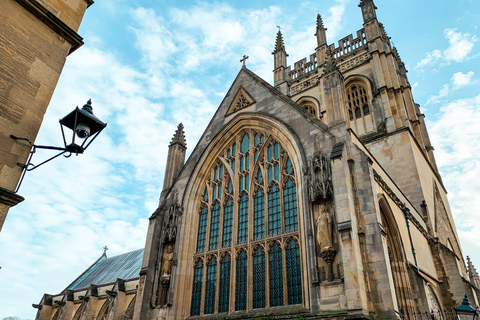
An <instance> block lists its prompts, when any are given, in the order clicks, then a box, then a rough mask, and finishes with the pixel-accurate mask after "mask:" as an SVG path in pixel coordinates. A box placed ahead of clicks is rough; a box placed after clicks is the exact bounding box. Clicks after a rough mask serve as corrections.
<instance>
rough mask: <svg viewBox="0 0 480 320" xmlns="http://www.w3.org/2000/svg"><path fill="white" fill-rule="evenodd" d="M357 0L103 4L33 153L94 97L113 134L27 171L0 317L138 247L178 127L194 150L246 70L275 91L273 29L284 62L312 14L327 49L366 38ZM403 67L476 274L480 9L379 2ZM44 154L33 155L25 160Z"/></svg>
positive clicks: (1, 275)
mask: <svg viewBox="0 0 480 320" xmlns="http://www.w3.org/2000/svg"><path fill="white" fill-rule="evenodd" d="M357 5H358V0H329V1H326V0H325V1H315V2H314V1H304V2H301V1H258V0H257V1H250V0H248V1H230V2H221V1H217V2H202V1H158V0H155V1H152V0H143V1H142V0H137V1H126V0H98V1H97V2H96V3H95V4H94V5H93V6H91V7H90V8H89V9H88V10H87V13H86V15H85V18H84V20H83V22H82V25H81V28H80V30H79V33H80V35H82V36H83V37H84V41H85V45H84V46H83V47H81V48H80V49H78V50H77V51H76V52H74V53H73V54H72V55H70V56H69V57H68V58H67V62H66V65H65V68H64V71H63V73H62V76H61V77H60V80H59V83H58V86H57V88H56V90H55V93H54V96H53V98H52V101H51V104H50V107H49V109H48V111H47V113H46V115H45V118H44V122H43V126H42V129H41V131H40V133H39V135H38V137H37V140H36V143H38V144H51V145H61V143H62V141H61V135H60V131H59V128H58V122H57V121H58V119H59V118H61V117H62V116H64V115H65V114H67V113H68V112H70V111H71V110H72V109H73V108H74V107H75V106H76V105H79V106H82V105H83V104H84V103H85V102H86V101H87V100H88V99H89V98H92V101H93V110H94V113H95V114H96V115H97V116H98V117H99V118H100V119H102V120H104V121H105V122H108V126H107V128H106V129H105V131H104V132H103V133H102V134H101V135H100V136H99V138H98V139H97V140H96V141H95V143H94V144H92V145H91V146H90V148H89V149H88V150H87V151H86V153H85V154H83V155H81V156H78V157H71V158H69V159H63V158H59V159H57V160H55V161H54V162H51V163H48V164H46V165H45V166H43V167H41V168H39V169H37V170H35V171H32V172H30V173H28V174H27V176H26V178H25V181H24V183H23V185H22V187H21V189H20V192H19V193H20V194H21V195H23V196H25V198H26V200H25V201H24V202H23V203H21V204H19V205H18V206H16V207H14V208H13V209H12V210H10V213H9V215H8V217H7V220H6V222H5V225H4V227H3V230H2V233H1V234H0V252H1V253H2V254H1V256H0V266H1V267H2V269H1V272H0V288H2V290H0V319H2V318H3V317H6V316H14V315H16V316H19V317H21V318H22V319H34V317H35V311H36V310H35V309H33V308H32V307H31V304H32V303H38V301H39V300H40V299H41V297H42V295H43V293H51V294H55V293H58V292H60V291H61V290H63V289H64V288H65V287H66V286H67V285H68V284H69V283H70V282H71V281H73V279H75V277H76V276H78V275H79V274H80V273H81V272H82V271H83V270H85V268H87V267H88V266H89V265H90V264H91V263H92V262H93V261H95V260H96V259H97V258H98V257H99V256H100V255H101V254H102V252H103V249H102V247H103V246H105V245H107V246H108V247H109V250H108V252H107V254H108V255H110V256H112V255H116V254H120V253H124V252H127V251H129V250H135V249H138V248H142V247H143V246H144V243H145V235H146V231H147V222H148V217H149V216H150V215H151V213H152V212H153V211H154V210H155V208H156V206H157V205H158V198H159V194H160V191H161V187H162V183H163V174H164V168H165V161H166V155H167V150H168V143H169V141H170V139H171V137H172V135H173V133H174V131H175V129H176V126H177V124H178V123H179V122H183V124H184V125H185V131H186V137H187V143H188V150H187V155H188V154H189V152H191V150H193V148H194V145H195V143H196V142H197V140H198V139H199V137H200V135H201V133H202V132H203V130H204V129H205V127H206V125H207V123H208V121H209V120H210V117H211V116H213V113H214V111H215V110H216V108H217V107H218V105H219V104H220V102H221V101H222V99H223V96H224V95H225V93H226V92H227V90H228V88H229V87H230V85H231V83H232V82H233V80H234V78H235V76H236V74H237V73H238V71H239V70H240V68H241V63H240V62H239V60H240V59H241V57H242V56H243V55H244V54H246V55H248V56H250V58H249V59H248V61H247V66H248V68H249V69H250V70H252V71H254V72H255V73H257V74H258V75H259V76H261V77H262V78H264V79H265V80H267V81H268V82H270V83H271V82H272V78H273V76H272V72H271V71H272V69H273V58H272V55H271V52H272V50H273V46H274V41H275V35H276V32H277V28H276V26H277V25H280V26H281V27H282V32H283V34H284V39H285V45H286V49H287V52H288V53H289V60H288V63H289V64H291V65H293V63H294V62H296V61H298V60H300V59H302V58H304V57H306V56H309V55H310V54H311V53H313V52H314V49H315V46H316V40H315V37H314V36H313V34H314V33H315V20H316V14H317V12H319V13H320V14H321V15H322V17H323V19H324V23H325V25H326V27H327V28H328V31H327V38H328V42H329V43H333V42H335V43H336V42H337V41H338V40H339V39H340V38H343V37H344V36H347V35H348V34H350V33H354V34H355V33H356V31H357V30H359V29H361V28H362V16H361V12H360V8H358V7H357ZM376 5H377V7H378V10H377V15H378V18H379V20H380V21H381V22H382V23H383V24H384V25H385V28H386V30H387V33H388V34H389V36H391V37H392V41H393V43H394V44H395V45H396V46H397V48H398V51H399V53H400V56H401V57H402V59H403V61H404V62H405V64H406V66H407V69H408V70H409V73H408V76H409V80H410V83H411V85H412V86H413V88H414V99H415V101H416V102H417V103H419V104H420V105H421V107H422V111H423V112H424V113H425V114H426V120H427V125H428V128H429V133H430V137H431V139H432V144H433V146H434V147H435V150H436V151H435V152H436V158H437V162H438V164H439V166H440V170H441V172H442V174H443V180H444V183H445V186H446V188H447V190H448V191H449V200H450V205H451V207H452V211H453V214H454V217H455V219H456V223H457V229H458V233H459V236H460V239H461V243H462V247H463V251H464V255H469V256H471V257H472V259H473V262H474V263H476V264H477V265H478V266H480V225H479V224H478V221H479V217H480V212H479V209H478V207H479V206H478V203H480V195H479V192H478V190H480V148H478V145H480V125H479V124H480V89H479V88H480V86H479V84H480V82H479V79H480V70H479V67H478V65H479V62H480V57H479V55H480V49H479V48H480V43H479V41H478V40H479V34H480V32H479V30H478V27H479V25H478V24H479V22H478V21H480V19H479V16H480V3H479V2H478V1H475V0H472V1H468V0H457V1H446V0H441V1H433V0H426V1H418V0H417V1H413V0H404V1H380V0H377V1H376ZM49 156H50V153H48V151H38V152H37V154H35V156H34V158H33V160H34V161H33V162H34V163H35V162H40V161H41V160H42V159H46V158H47V157H49Z"/></svg>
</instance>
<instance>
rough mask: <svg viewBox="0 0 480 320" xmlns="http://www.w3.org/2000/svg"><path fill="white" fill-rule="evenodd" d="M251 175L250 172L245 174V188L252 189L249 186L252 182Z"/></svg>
mask: <svg viewBox="0 0 480 320" xmlns="http://www.w3.org/2000/svg"><path fill="white" fill-rule="evenodd" d="M249 176H250V175H249V174H248V173H247V174H246V175H245V189H246V190H247V191H248V190H249V189H250V188H249V187H250V186H249V183H250V178H249Z"/></svg>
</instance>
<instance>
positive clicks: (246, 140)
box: [240, 133, 250, 153]
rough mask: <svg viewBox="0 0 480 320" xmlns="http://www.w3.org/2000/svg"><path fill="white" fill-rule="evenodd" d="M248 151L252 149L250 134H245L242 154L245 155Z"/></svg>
mask: <svg viewBox="0 0 480 320" xmlns="http://www.w3.org/2000/svg"><path fill="white" fill-rule="evenodd" d="M248 149H250V138H249V137H248V134H246V133H245V135H244V136H243V139H242V142H241V143H240V152H241V153H245V152H247V151H248Z"/></svg>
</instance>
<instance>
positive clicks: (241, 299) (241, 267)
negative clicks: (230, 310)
mask: <svg viewBox="0 0 480 320" xmlns="http://www.w3.org/2000/svg"><path fill="white" fill-rule="evenodd" d="M236 267H237V274H236V277H235V311H237V310H245V309H247V253H246V252H245V251H242V252H241V253H240V254H239V255H238V257H237V266H236Z"/></svg>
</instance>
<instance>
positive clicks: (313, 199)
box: [41, 0, 479, 320]
mask: <svg viewBox="0 0 480 320" xmlns="http://www.w3.org/2000/svg"><path fill="white" fill-rule="evenodd" d="M359 7H360V8H361V12H362V15H363V20H364V25H363V28H362V29H361V30H359V31H358V32H357V34H356V37H354V36H352V35H349V36H347V37H345V38H343V39H341V40H340V41H339V44H338V46H335V45H334V44H331V45H328V44H327V39H326V34H325V27H324V26H323V22H322V19H321V17H320V15H319V16H318V17H317V33H316V37H317V45H318V46H317V48H316V49H315V53H313V54H312V55H310V56H309V59H308V61H307V59H306V58H305V59H302V60H300V61H298V62H296V63H295V64H294V66H293V67H291V66H288V65H287V57H288V55H287V52H286V46H285V44H284V42H283V37H282V34H281V32H280V31H279V32H278V34H277V38H276V43H275V49H274V51H273V55H274V71H273V73H274V86H271V85H270V84H268V83H266V82H265V81H264V80H263V79H261V78H259V77H258V76H257V75H255V74H254V73H253V72H252V71H250V70H248V69H247V68H246V67H245V66H244V67H243V68H242V69H241V70H240V72H239V73H238V75H237V77H236V79H235V80H234V82H233V84H232V86H231V88H230V90H229V91H228V93H227V95H226V96H225V98H224V100H223V102H222V103H221V105H220V106H219V108H218V109H217V111H216V113H215V115H214V116H213V118H212V120H211V122H210V124H209V125H208V127H207V129H206V131H205V132H204V134H203V136H202V137H201V139H200V141H199V142H198V144H197V145H196V147H195V149H194V150H193V152H192V154H191V155H190V157H189V159H188V160H187V161H186V162H185V163H184V159H185V150H186V144H185V139H184V133H183V126H179V128H178V130H177V132H176V133H175V135H174V139H173V140H172V143H171V144H170V147H169V156H168V163H167V172H166V175H165V182H164V188H163V191H162V193H161V197H160V205H159V207H158V209H157V210H156V211H155V212H154V214H153V215H152V216H151V217H150V224H149V228H148V234H147V241H146V246H145V251H144V256H143V262H142V268H141V271H140V278H139V280H138V289H137V291H136V296H135V307H134V313H133V315H132V318H133V319H135V320H143V319H172V320H173V319H186V318H188V319H300V318H309V319H367V318H370V319H398V318H400V317H401V316H402V314H406V315H407V318H408V315H409V314H413V312H418V311H422V312H424V311H425V310H432V309H435V310H439V309H440V310H443V308H451V307H455V306H458V305H460V304H461V302H462V299H463V297H464V295H465V294H467V296H468V297H469V298H470V301H471V302H472V304H473V305H478V293H479V287H478V283H479V281H478V274H477V273H476V270H475V269H474V267H473V264H471V262H469V266H468V272H467V268H466V265H465V262H464V259H463V255H462V251H461V246H460V243H459V240H458V236H457V233H456V230H455V225H454V223H453V219H452V214H451V211H450V208H449V205H448V199H447V197H446V190H445V188H444V186H443V183H442V180H441V178H440V175H439V173H438V170H437V167H436V164H435V159H434V156H433V148H432V146H431V144H430V140H429V137H428V133H427V129H426V127H425V123H424V119H423V117H424V116H423V114H421V112H420V109H419V106H418V104H416V103H415V102H414V100H413V97H412V93H411V86H410V84H409V82H408V79H407V77H406V70H405V66H404V64H403V62H402V61H401V59H400V57H399V54H398V52H397V50H396V49H395V48H394V47H393V46H392V44H391V43H390V40H389V37H388V36H387V35H386V33H385V30H384V28H383V25H382V24H381V23H379V22H378V20H377V17H376V12H375V9H376V7H375V5H374V3H373V1H372V0H362V1H361V2H360V5H359ZM123 306H124V307H125V305H123ZM442 312H443V311H442ZM41 319H50V318H48V317H44V318H41ZM78 319H87V318H86V316H80V317H79V318H78ZM108 319H115V318H114V317H113V318H112V317H110V318H108Z"/></svg>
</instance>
